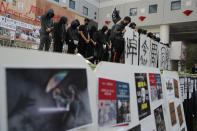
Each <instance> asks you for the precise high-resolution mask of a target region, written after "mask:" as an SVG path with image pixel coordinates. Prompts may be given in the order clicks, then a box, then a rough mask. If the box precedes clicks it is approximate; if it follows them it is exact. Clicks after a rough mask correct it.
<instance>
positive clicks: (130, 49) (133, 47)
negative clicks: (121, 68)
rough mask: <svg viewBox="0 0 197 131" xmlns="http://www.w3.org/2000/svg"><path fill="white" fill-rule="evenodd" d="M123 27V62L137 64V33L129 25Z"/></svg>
mask: <svg viewBox="0 0 197 131" xmlns="http://www.w3.org/2000/svg"><path fill="white" fill-rule="evenodd" d="M125 29H126V32H125V35H124V39H125V63H126V64H130V65H138V42H139V34H138V32H136V31H135V30H133V29H131V28H129V27H126V28H125Z"/></svg>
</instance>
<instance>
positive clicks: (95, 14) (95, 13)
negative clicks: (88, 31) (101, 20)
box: [94, 12, 97, 20]
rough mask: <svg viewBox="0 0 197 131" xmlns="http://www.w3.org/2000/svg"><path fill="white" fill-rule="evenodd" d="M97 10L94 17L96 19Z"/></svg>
mask: <svg viewBox="0 0 197 131" xmlns="http://www.w3.org/2000/svg"><path fill="white" fill-rule="evenodd" d="M96 16H97V12H94V19H95V20H96Z"/></svg>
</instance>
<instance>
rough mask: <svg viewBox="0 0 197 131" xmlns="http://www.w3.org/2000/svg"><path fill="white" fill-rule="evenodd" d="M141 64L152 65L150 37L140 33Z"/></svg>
mask: <svg viewBox="0 0 197 131" xmlns="http://www.w3.org/2000/svg"><path fill="white" fill-rule="evenodd" d="M139 65H142V66H149V65H150V38H149V37H147V36H146V35H143V34H142V35H140V54H139Z"/></svg>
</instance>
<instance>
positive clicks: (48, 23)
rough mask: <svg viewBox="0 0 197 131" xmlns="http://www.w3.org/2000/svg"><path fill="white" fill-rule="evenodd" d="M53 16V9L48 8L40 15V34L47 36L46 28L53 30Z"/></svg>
mask: <svg viewBox="0 0 197 131" xmlns="http://www.w3.org/2000/svg"><path fill="white" fill-rule="evenodd" d="M53 17H54V10H53V9H52V8H50V9H49V10H48V12H47V13H45V14H44V15H42V16H41V29H40V35H41V37H42V36H49V32H47V31H46V29H47V28H50V29H51V30H53V19H52V18H53Z"/></svg>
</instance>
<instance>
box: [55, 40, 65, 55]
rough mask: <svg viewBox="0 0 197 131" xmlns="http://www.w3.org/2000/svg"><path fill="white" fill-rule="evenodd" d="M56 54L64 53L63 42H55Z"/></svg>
mask: <svg viewBox="0 0 197 131" xmlns="http://www.w3.org/2000/svg"><path fill="white" fill-rule="evenodd" d="M53 50H54V52H59V53H62V50H63V42H62V41H60V40H55V43H54V49H53Z"/></svg>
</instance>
